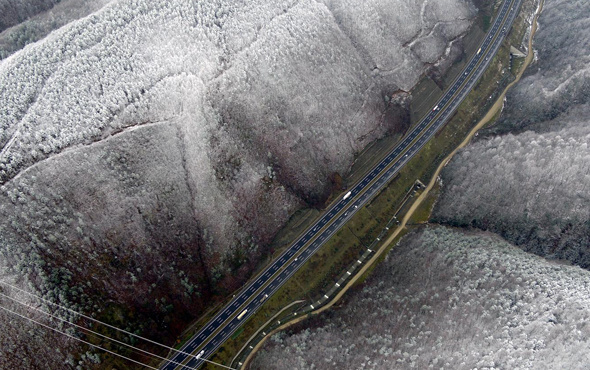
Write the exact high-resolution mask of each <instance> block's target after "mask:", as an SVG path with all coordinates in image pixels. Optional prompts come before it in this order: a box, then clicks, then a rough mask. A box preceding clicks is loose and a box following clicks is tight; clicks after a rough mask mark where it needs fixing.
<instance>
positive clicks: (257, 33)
mask: <svg viewBox="0 0 590 370" xmlns="http://www.w3.org/2000/svg"><path fill="white" fill-rule="evenodd" d="M64 1H66V0H64ZM70 1H74V0H70ZM429 3H430V2H429ZM413 4H414V2H412V1H407V0H381V1H373V2H371V3H370V4H369V3H368V4H365V5H363V6H362V7H353V6H351V7H349V6H343V7H340V6H339V5H338V4H336V3H334V2H328V1H327V2H325V3H321V2H316V1H312V0H304V1H300V2H296V1H287V0H285V1H282V2H276V1H263V0H259V1H253V2H238V1H231V0H216V1H197V2H194V1H188V0H176V1H169V2H153V1H148V0H128V1H120V2H114V3H113V4H110V5H109V6H105V7H104V8H102V9H101V11H100V12H98V13H96V14H91V15H89V16H87V17H85V18H82V19H79V20H78V21H76V22H72V23H70V24H68V25H67V26H65V27H63V28H61V29H59V30H56V31H54V32H52V33H51V34H50V35H49V36H47V37H46V38H45V39H43V40H41V41H39V42H37V43H36V44H34V45H31V46H29V47H27V48H25V49H23V50H21V51H19V52H17V53H15V54H13V55H12V56H11V57H9V58H6V59H4V60H2V61H0V86H2V91H1V93H0V106H2V109H0V148H1V149H0V184H2V185H3V187H2V188H1V189H0V215H1V216H2V217H0V219H1V220H2V221H0V253H1V255H2V256H3V258H6V260H7V261H9V262H10V265H11V266H12V273H14V274H16V275H17V276H22V277H24V279H25V280H27V281H29V282H30V283H31V285H32V286H34V287H35V289H36V290H37V291H38V292H39V293H40V294H43V295H45V296H47V297H50V298H51V299H56V300H59V301H60V302H61V303H62V304H66V305H71V307H75V308H77V309H80V310H82V311H84V312H86V313H90V312H93V313H97V314H98V315H103V316H105V317H106V316H108V315H109V314H108V312H105V311H102V310H103V309H104V306H105V302H106V303H108V304H109V305H111V304H112V305H113V306H125V307H129V308H130V309H129V312H130V315H133V317H134V319H133V320H135V322H136V323H138V322H143V323H144V325H152V326H151V327H152V334H153V333H158V334H160V335H159V340H162V339H164V338H166V335H174V334H175V333H176V332H177V331H178V329H179V328H180V327H182V325H183V324H184V322H186V321H188V320H190V319H191V318H193V317H194V316H195V315H197V314H198V313H199V312H200V311H201V310H202V309H203V308H204V307H205V305H206V304H208V303H210V299H211V297H212V295H214V294H219V295H223V294H226V293H228V292H229V291H231V290H232V289H235V288H236V287H237V286H239V284H240V283H241V282H242V280H243V279H245V278H246V277H247V276H248V274H249V272H251V271H252V270H253V268H254V265H255V264H256V261H257V259H258V258H259V257H260V256H261V255H262V254H263V253H264V252H265V249H264V246H265V245H267V244H268V243H269V242H270V241H271V240H272V238H273V236H274V234H275V233H276V232H277V231H278V230H279V228H280V227H281V226H282V225H283V224H284V223H285V222H286V221H287V220H288V218H289V216H290V215H291V214H293V213H294V212H295V211H296V210H297V209H299V208H301V207H302V206H304V205H305V203H307V204H308V205H310V204H311V205H318V204H322V203H323V201H325V199H326V196H327V194H326V192H327V191H328V190H329V189H330V183H329V178H330V175H332V174H333V173H334V172H339V173H345V172H346V171H347V169H348V166H350V163H351V162H352V161H353V158H354V154H355V152H358V151H360V150H361V149H362V148H363V147H364V146H365V145H366V144H368V143H369V142H371V141H372V140H374V139H376V138H378V137H381V136H383V135H385V134H387V132H388V131H389V130H392V129H395V125H396V124H397V121H396V119H395V117H390V116H391V115H389V116H388V115H387V114H384V113H387V112H388V110H390V109H393V108H395V109H394V111H395V112H398V111H400V112H401V111H402V110H404V109H405V107H402V108H400V106H401V105H402V103H399V102H398V101H397V100H395V99H389V98H390V97H391V96H392V95H393V94H394V93H395V92H396V91H398V90H399V88H403V89H405V90H409V89H410V88H411V87H412V86H413V84H414V83H415V81H416V79H417V77H418V76H420V75H421V74H422V73H424V71H425V70H426V68H427V67H428V66H427V64H428V63H429V62H431V59H430V57H429V58H427V59H424V60H423V59H421V58H422V57H421V56H420V55H418V54H416V53H415V52H414V51H413V50H412V47H413V46H410V45H405V43H406V42H410V41H411V40H416V42H418V40H420V39H422V38H431V37H432V35H436V43H437V47H436V50H437V53H438V56H436V58H444V57H445V53H444V50H445V49H446V47H447V46H448V45H449V44H450V43H451V42H452V41H453V40H455V39H457V38H460V37H461V35H462V33H463V32H464V31H465V29H466V28H467V27H468V25H469V19H471V18H470V17H473V13H472V12H469V11H468V8H467V5H466V4H465V2H463V1H461V0H449V2H448V4H450V5H452V6H449V7H448V9H447V12H445V13H441V12H440V11H439V10H436V9H438V8H437V6H435V5H428V6H425V7H423V8H420V7H416V6H415V5H413ZM410 8H411V9H413V10H412V11H413V13H412V14H414V13H416V14H420V16H419V17H417V18H415V19H414V18H412V19H411V21H412V22H413V23H412V25H411V29H412V30H413V32H412V35H409V34H407V32H406V28H405V27H402V25H403V24H405V23H406V21H409V20H410V19H406V18H404V17H396V18H395V20H390V16H391V15H392V14H398V15H399V14H402V13H403V10H404V9H410ZM392 9H393V10H392ZM395 9H397V10H395ZM336 10H337V11H338V15H336ZM369 14H378V15H379V17H378V18H377V19H378V21H375V20H371V22H370V23H369V29H370V30H371V32H370V33H369V34H371V35H373V36H372V37H370V38H364V35H365V33H366V30H363V29H358V28H355V26H354V23H355V22H357V21H362V20H366V19H368V18H367V17H368V15H369ZM466 17H467V18H469V19H467V20H466ZM439 18H440V19H439ZM346 19H348V21H345V20H346ZM439 20H440V21H441V22H443V23H444V24H446V25H447V26H445V27H450V28H452V27H455V26H456V27H455V30H454V31H444V32H443V28H444V27H442V26H441V24H442V23H441V24H439V23H438V21H439ZM453 24H454V25H455V26H452V25H453ZM450 28H449V29H450ZM355 40H356V41H355ZM383 53H386V54H383ZM390 58H393V59H394V60H396V61H397V60H400V61H403V63H404V66H403V68H402V69H399V70H397V72H396V73H393V72H391V71H387V70H388V69H390V68H394V66H393V65H392V64H391V65H390V64H388V65H387V66H377V67H378V68H382V69H383V71H380V70H375V67H376V66H375V63H374V62H373V60H377V59H378V60H380V61H381V62H380V63H385V62H386V61H387V63H390V61H389V59H390ZM390 72H391V73H390ZM408 76H410V77H408ZM386 96H387V99H386V98H385V97H386ZM406 98H407V95H406ZM404 104H405V103H404ZM392 107H393V108H392ZM384 117H389V118H391V120H389V121H387V120H385V119H384ZM154 302H157V303H156V304H154ZM109 307H110V306H109ZM172 311H173V312H174V316H173V315H171V312H172ZM130 322H133V321H132V320H131V319H130ZM137 325H138V326H137V327H139V324H137ZM170 327H172V330H168V329H170ZM154 328H155V329H154Z"/></svg>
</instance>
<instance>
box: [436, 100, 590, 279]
mask: <svg viewBox="0 0 590 370" xmlns="http://www.w3.org/2000/svg"><path fill="white" fill-rule="evenodd" d="M585 111H586V112H588V110H585ZM570 118H572V117H570ZM562 124H567V125H568V126H567V127H565V128H562V129H561V130H558V131H553V132H546V133H541V134H538V133H535V132H532V131H527V132H525V133H522V134H519V135H512V134H508V135H505V136H499V137H494V138H492V139H489V140H482V141H479V142H477V143H474V144H472V145H471V146H469V147H468V148H467V149H465V150H464V151H462V152H461V153H460V154H459V155H458V156H457V158H456V159H455V160H453V162H452V163H451V164H450V165H449V166H447V168H446V169H445V172H444V173H443V182H444V189H445V190H444V193H443V195H442V197H441V199H440V201H439V203H438V205H437V207H436V209H435V212H434V217H433V218H434V220H435V221H438V222H443V223H449V224H452V225H456V226H474V227H479V228H482V229H484V230H485V229H488V230H491V231H495V232H497V233H499V234H500V235H502V236H504V237H505V238H507V239H508V240H510V241H512V242H514V243H516V244H517V245H519V246H521V247H522V248H524V249H526V250H528V251H532V252H534V253H537V254H539V255H542V256H548V257H552V258H562V259H567V260H569V261H571V262H573V263H576V264H578V265H580V266H582V267H585V268H589V267H590V254H589V253H588V251H589V250H590V249H589V248H590V238H589V235H590V222H589V220H590V198H589V196H588V194H590V147H589V146H588V143H589V142H590V130H589V129H588V123H587V120H586V119H582V120H578V119H574V120H573V121H570V122H569V123H564V122H562Z"/></svg>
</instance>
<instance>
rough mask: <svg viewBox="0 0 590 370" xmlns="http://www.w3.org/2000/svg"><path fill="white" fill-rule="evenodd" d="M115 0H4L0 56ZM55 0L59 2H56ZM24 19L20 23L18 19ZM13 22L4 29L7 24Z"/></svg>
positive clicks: (0, 4) (0, 12)
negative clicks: (48, 0)
mask: <svg viewBox="0 0 590 370" xmlns="http://www.w3.org/2000/svg"><path fill="white" fill-rule="evenodd" d="M110 1H112V0H54V1H50V2H47V1H39V0H28V1H26V0H16V1H13V0H2V1H0V59H4V58H6V57H7V56H9V55H10V54H12V53H14V52H15V51H17V50H20V49H22V48H23V47H24V46H26V45H28V44H30V43H33V42H35V41H37V40H40V39H42V38H43V37H45V36H47V34H49V33H50V32H51V31H53V30H55V29H57V28H59V27H61V26H63V25H65V24H67V23H69V22H71V21H73V20H76V19H79V18H82V17H84V16H86V15H88V14H90V13H92V12H95V11H97V10H98V9H100V8H101V7H103V6H104V5H105V4H106V3H108V2H110ZM54 3H55V4H54ZM18 20H22V21H21V22H20V23H18V24H14V22H16V21H18ZM8 25H10V26H12V27H8V28H6V29H4V27H5V26H8Z"/></svg>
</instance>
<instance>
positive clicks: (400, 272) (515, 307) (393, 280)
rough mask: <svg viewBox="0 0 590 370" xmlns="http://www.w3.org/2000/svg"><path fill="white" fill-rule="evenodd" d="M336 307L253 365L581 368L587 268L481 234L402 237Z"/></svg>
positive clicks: (585, 355) (586, 347) (277, 340)
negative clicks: (557, 260) (549, 260)
mask: <svg viewBox="0 0 590 370" xmlns="http://www.w3.org/2000/svg"><path fill="white" fill-rule="evenodd" d="M341 307H342V308H340V309H336V310H334V312H331V313H328V314H324V315H322V319H321V320H317V322H316V324H317V325H314V326H315V327H314V328H306V329H299V330H298V331H297V332H295V333H288V334H287V333H279V334H276V335H275V336H274V337H272V338H271V339H270V340H269V342H268V344H267V345H266V346H265V348H264V349H263V350H262V351H261V352H260V353H259V354H258V355H257V356H256V358H255V360H254V362H253V364H252V366H251V367H250V368H251V369H265V370H267V369H286V368H288V369H392V368H394V369H475V368H477V369H586V368H587V365H588V363H590V339H589V338H590V326H588V320H589V319H590V272H588V271H586V270H582V269H581V268H579V267H573V266H566V265H563V264H556V263H553V262H548V261H546V260H544V259H543V258H541V257H537V256H534V255H531V254H528V253H526V252H523V251H521V250H520V249H518V248H516V247H514V246H512V245H510V244H509V243H507V242H505V241H504V240H502V239H501V238H499V237H497V236H495V235H492V234H485V233H483V232H476V233H464V232H462V231H460V230H456V229H449V228H445V227H424V228H422V229H421V231H420V232H418V233H411V234H410V235H408V236H406V237H405V238H404V239H403V240H402V241H401V242H400V245H398V246H396V247H395V248H394V249H393V250H392V251H391V252H390V253H389V255H388V257H387V260H386V261H385V262H383V263H382V264H381V265H379V267H378V268H377V270H376V272H375V274H374V275H373V276H372V277H371V278H370V279H369V280H368V281H367V283H366V284H365V285H364V286H363V287H362V288H361V289H359V290H358V291H355V292H354V293H352V294H351V296H350V298H348V299H347V300H346V301H345V302H343V305H342V306H341Z"/></svg>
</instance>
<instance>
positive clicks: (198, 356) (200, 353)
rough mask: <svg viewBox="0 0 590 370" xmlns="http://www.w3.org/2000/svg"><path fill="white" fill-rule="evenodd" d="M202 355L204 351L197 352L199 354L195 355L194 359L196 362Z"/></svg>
mask: <svg viewBox="0 0 590 370" xmlns="http://www.w3.org/2000/svg"><path fill="white" fill-rule="evenodd" d="M204 354H205V350H202V351H201V352H199V354H198V355H196V356H195V357H196V358H197V360H198V359H200V358H201V356H203V355H204Z"/></svg>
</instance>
